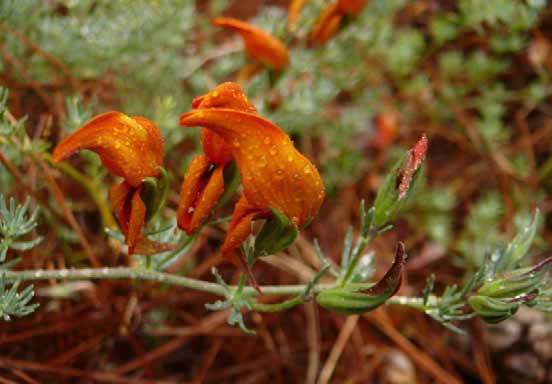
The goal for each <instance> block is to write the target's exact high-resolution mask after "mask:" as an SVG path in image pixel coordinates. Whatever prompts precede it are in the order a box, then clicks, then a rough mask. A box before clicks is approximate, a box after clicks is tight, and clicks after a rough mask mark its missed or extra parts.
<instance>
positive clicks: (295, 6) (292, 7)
mask: <svg viewBox="0 0 552 384" xmlns="http://www.w3.org/2000/svg"><path fill="white" fill-rule="evenodd" d="M305 2H306V0H291V2H290V3H289V6H288V18H287V22H288V26H293V25H294V24H295V23H296V22H297V20H298V19H299V12H300V11H301V8H303V5H305Z"/></svg>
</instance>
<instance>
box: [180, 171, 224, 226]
mask: <svg viewBox="0 0 552 384" xmlns="http://www.w3.org/2000/svg"><path fill="white" fill-rule="evenodd" d="M193 165H194V164H192V165H190V168H188V172H186V176H185V177H184V182H183V183H182V192H181V196H182V198H181V200H180V202H179V204H178V213H177V222H178V226H179V228H181V229H183V230H184V231H186V233H187V234H188V235H191V234H192V233H193V232H194V231H195V230H196V229H197V228H198V227H199V226H200V225H201V223H202V222H203V220H205V218H206V217H207V216H208V215H209V212H211V211H212V210H213V208H215V206H216V205H217V202H218V200H219V199H220V197H221V196H222V194H223V192H224V176H223V171H224V167H223V166H217V167H215V169H214V170H213V172H212V173H211V174H210V175H209V174H208V168H205V169H204V171H203V172H202V173H201V174H199V172H198V171H199V169H194V166H193ZM209 166H210V165H209ZM204 179H207V180H204ZM194 182H195V184H193V185H192V183H194Z"/></svg>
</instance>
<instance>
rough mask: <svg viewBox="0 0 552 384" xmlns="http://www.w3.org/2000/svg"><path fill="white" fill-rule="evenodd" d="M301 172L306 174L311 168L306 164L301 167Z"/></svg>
mask: <svg viewBox="0 0 552 384" xmlns="http://www.w3.org/2000/svg"><path fill="white" fill-rule="evenodd" d="M303 172H304V173H305V174H307V175H308V174H309V173H311V172H312V171H311V168H310V167H309V166H308V165H305V168H303Z"/></svg>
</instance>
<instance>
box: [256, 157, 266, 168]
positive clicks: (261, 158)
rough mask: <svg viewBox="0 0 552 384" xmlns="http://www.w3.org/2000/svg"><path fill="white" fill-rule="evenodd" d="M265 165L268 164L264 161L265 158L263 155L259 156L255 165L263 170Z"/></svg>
mask: <svg viewBox="0 0 552 384" xmlns="http://www.w3.org/2000/svg"><path fill="white" fill-rule="evenodd" d="M267 164H268V162H267V161H266V157H265V156H264V155H261V156H259V159H258V162H257V165H258V166H259V167H260V168H264V167H266V166H267Z"/></svg>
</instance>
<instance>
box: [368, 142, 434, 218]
mask: <svg viewBox="0 0 552 384" xmlns="http://www.w3.org/2000/svg"><path fill="white" fill-rule="evenodd" d="M409 158H410V151H408V152H407V153H406V154H405V155H403V156H402V157H401V158H400V159H399V161H397V162H396V163H395V165H394V166H393V168H392V169H391V171H390V172H389V173H388V174H387V176H386V177H385V180H384V181H383V184H382V185H381V187H380V188H379V190H378V193H377V195H376V199H375V200H374V206H373V207H374V214H373V217H372V222H371V226H372V227H373V228H375V229H380V228H383V227H385V226H386V225H388V224H389V223H391V222H393V221H394V220H395V219H396V217H397V216H398V214H399V213H400V211H401V210H403V209H404V208H405V207H406V206H407V205H408V204H409V202H410V201H411V196H413V195H414V194H415V193H416V192H417V190H418V189H419V187H420V185H421V184H422V183H421V182H420V180H422V179H423V178H424V174H425V167H424V166H423V165H421V166H420V167H419V168H418V169H416V171H415V172H414V174H413V176H412V180H411V181H410V187H409V189H408V194H407V196H406V197H405V198H403V199H399V189H398V186H399V183H400V179H401V174H402V172H403V168H404V166H405V164H406V163H407V162H408V160H409Z"/></svg>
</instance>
